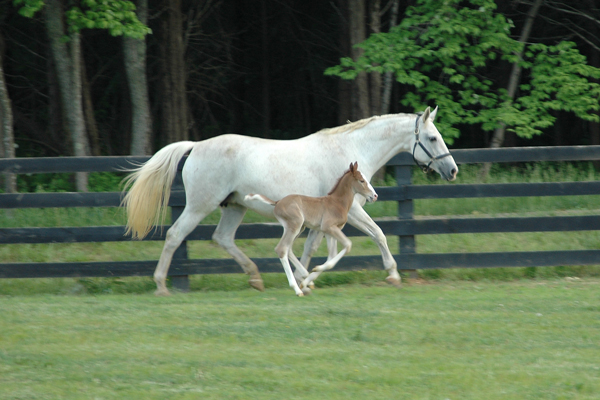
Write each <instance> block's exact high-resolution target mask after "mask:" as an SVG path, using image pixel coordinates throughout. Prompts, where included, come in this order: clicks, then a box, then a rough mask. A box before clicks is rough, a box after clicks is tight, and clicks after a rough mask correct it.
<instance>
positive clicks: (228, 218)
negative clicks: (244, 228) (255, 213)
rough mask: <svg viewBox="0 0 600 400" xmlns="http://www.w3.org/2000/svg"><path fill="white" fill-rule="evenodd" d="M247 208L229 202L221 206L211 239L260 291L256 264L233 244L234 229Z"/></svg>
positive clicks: (260, 286)
mask: <svg viewBox="0 0 600 400" xmlns="http://www.w3.org/2000/svg"><path fill="white" fill-rule="evenodd" d="M247 210H248V209H247V208H246V207H243V206H240V205H239V204H233V203H229V204H228V205H227V207H222V208H221V219H220V220H219V225H217V229H216V230H215V233H214V234H213V240H214V241H215V242H217V243H218V244H219V245H220V246H221V247H223V248H224V249H225V251H227V252H228V253H229V254H230V255H231V256H232V257H233V259H234V260H235V261H236V262H237V263H238V264H240V266H241V267H242V269H243V270H244V272H245V273H246V274H248V275H250V280H249V283H250V286H252V287H253V288H255V289H257V290H260V291H261V292H262V291H264V290H265V287H264V284H263V280H262V278H261V276H260V273H259V272H258V268H257V267H256V264H255V263H254V262H253V261H252V260H251V259H250V258H248V256H247V255H245V254H244V253H243V252H242V251H241V250H240V249H239V248H238V247H237V246H236V245H235V241H234V238H235V231H236V230H237V228H238V226H240V224H241V223H242V220H243V219H244V215H245V214H246V211H247Z"/></svg>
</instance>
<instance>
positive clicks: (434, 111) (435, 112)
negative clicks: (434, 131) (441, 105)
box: [429, 106, 438, 122]
mask: <svg viewBox="0 0 600 400" xmlns="http://www.w3.org/2000/svg"><path fill="white" fill-rule="evenodd" d="M437 111H438V107H437V106H435V110H433V111H432V112H431V114H430V115H429V119H431V122H433V121H434V120H435V116H436V114H437Z"/></svg>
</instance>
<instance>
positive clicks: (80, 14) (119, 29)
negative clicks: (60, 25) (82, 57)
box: [66, 0, 152, 39]
mask: <svg viewBox="0 0 600 400" xmlns="http://www.w3.org/2000/svg"><path fill="white" fill-rule="evenodd" d="M81 4H82V8H80V7H73V8H71V9H70V10H69V11H67V12H66V15H67V21H68V23H69V27H70V29H71V30H72V31H76V32H78V31H80V30H82V29H86V28H87V29H94V28H96V29H107V30H108V31H109V32H110V34H111V35H112V36H122V35H124V36H127V37H132V38H135V39H142V38H143V37H144V36H146V35H147V34H149V33H152V31H151V30H150V28H148V27H147V26H145V25H144V24H142V23H141V22H140V20H139V19H138V18H137V15H136V14H135V5H134V4H133V3H132V2H131V1H126V0H100V1H96V0H83V1H82V2H81Z"/></svg>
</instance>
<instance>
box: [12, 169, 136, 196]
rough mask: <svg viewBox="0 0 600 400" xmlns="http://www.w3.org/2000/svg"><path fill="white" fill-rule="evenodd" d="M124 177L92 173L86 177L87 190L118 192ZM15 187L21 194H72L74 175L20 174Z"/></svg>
mask: <svg viewBox="0 0 600 400" xmlns="http://www.w3.org/2000/svg"><path fill="white" fill-rule="evenodd" d="M124 175H125V174H124V173H116V172H92V173H90V174H89V175H88V189H89V191H90V192H120V191H121V189H122V188H121V187H120V183H121V180H122V179H123V176H124ZM17 187H18V190H19V192H21V193H34V192H74V191H75V182H74V175H73V174H69V173H60V174H54V173H53V174H21V175H18V176H17Z"/></svg>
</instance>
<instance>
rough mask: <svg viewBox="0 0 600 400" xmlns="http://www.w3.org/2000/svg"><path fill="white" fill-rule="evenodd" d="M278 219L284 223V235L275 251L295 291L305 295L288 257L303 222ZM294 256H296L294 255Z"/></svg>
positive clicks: (297, 293) (299, 294)
mask: <svg viewBox="0 0 600 400" xmlns="http://www.w3.org/2000/svg"><path fill="white" fill-rule="evenodd" d="M278 220H279V222H280V223H281V225H283V236H282V237H281V240H280V241H279V243H277V246H275V252H276V253H277V255H278V256H279V260H280V261H281V265H282V266H283V270H284V271H285V275H286V276H287V279H288V283H289V285H290V287H291V288H293V289H294V292H296V295H297V296H304V293H303V292H302V290H300V288H299V287H298V282H296V278H295V277H294V274H293V273H292V268H291V267H290V262H289V259H288V255H289V253H290V252H291V248H292V245H293V243H294V239H296V236H298V234H299V233H300V230H301V229H302V223H301V222H300V223H295V222H294V221H287V220H283V219H279V218H278ZM294 258H296V257H295V256H294ZM296 260H297V259H296Z"/></svg>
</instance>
